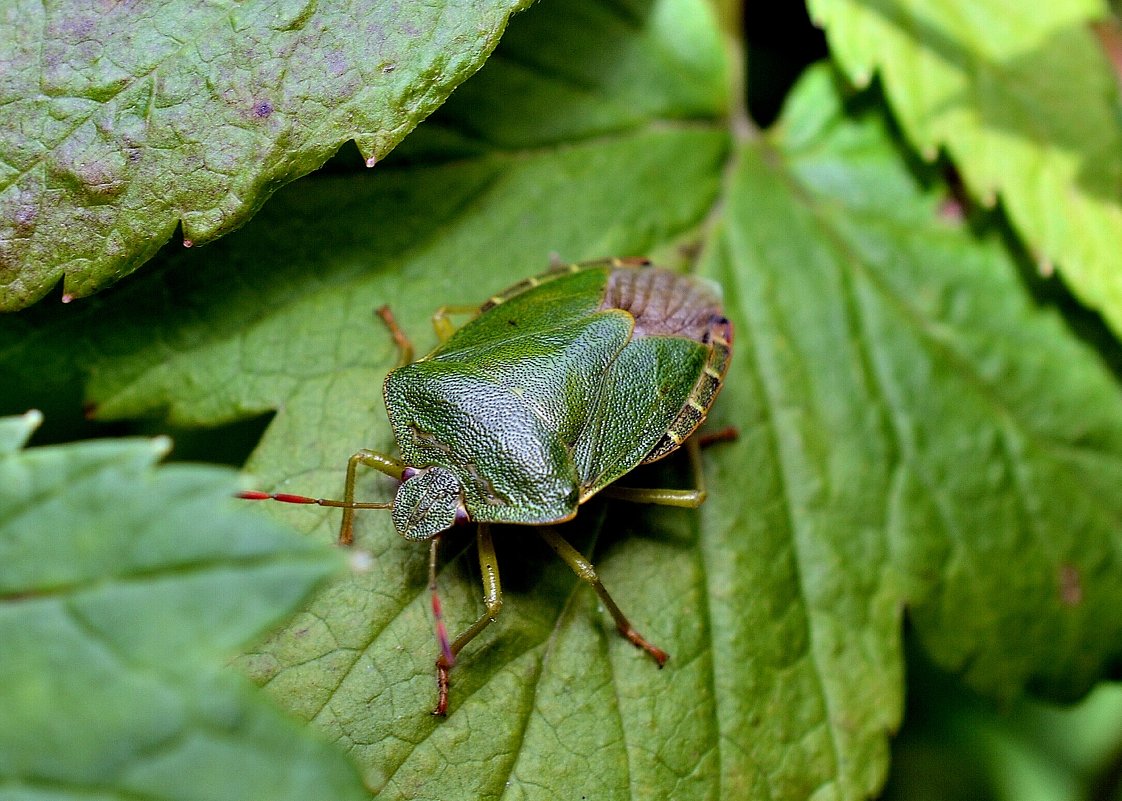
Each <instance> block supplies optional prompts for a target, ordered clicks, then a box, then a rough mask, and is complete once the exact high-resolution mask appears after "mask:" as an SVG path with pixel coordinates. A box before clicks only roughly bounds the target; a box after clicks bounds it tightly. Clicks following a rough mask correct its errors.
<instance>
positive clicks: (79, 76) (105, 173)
mask: <svg viewBox="0 0 1122 801" xmlns="http://www.w3.org/2000/svg"><path fill="white" fill-rule="evenodd" d="M528 4H529V0H501V1H496V2H489V3H479V4H474V5H473V7H472V8H470V9H468V8H464V7H460V6H458V5H457V4H454V3H446V2H437V3H387V2H377V1H376V0H375V1H374V2H365V3H357V4H353V5H347V6H346V7H341V6H337V5H335V4H331V3H327V4H317V3H315V2H308V0H282V2H277V3H250V4H238V5H230V4H227V3H218V4H209V5H206V6H202V7H200V6H199V5H198V4H196V3H175V2H163V3H159V4H152V3H149V4H145V6H144V7H143V8H140V9H138V8H135V7H133V6H129V5H121V6H113V7H111V8H109V9H108V10H106V9H96V8H94V7H92V6H89V5H87V4H85V3H81V2H72V3H64V4H51V5H46V6H44V5H41V4H38V3H28V2H21V3H14V4H7V5H6V7H5V8H4V10H3V11H0V106H3V108H4V118H5V123H6V124H5V125H3V126H0V310H8V311H10V310H12V309H18V308H22V307H24V306H27V305H29V304H31V303H33V302H34V301H36V300H38V299H39V298H41V297H42V296H43V295H45V294H46V293H47V292H48V291H49V290H50V289H51V287H52V286H53V285H54V284H55V283H57V281H58V279H59V278H60V277H63V276H65V286H64V292H65V295H64V299H65V298H77V297H83V296H85V295H88V294H90V293H92V292H94V291H96V290H98V289H100V288H102V287H104V286H106V285H107V284H109V283H111V282H113V281H115V280H117V279H119V278H121V277H122V276H124V275H127V274H128V273H130V272H132V271H133V270H135V269H136V268H137V267H138V266H140V265H141V264H142V263H144V262H145V261H147V260H148V259H149V258H150V257H151V256H152V255H153V254H154V253H155V252H156V250H157V249H158V248H159V247H160V245H161V244H163V243H164V242H165V241H167V239H168V238H169V237H170V236H171V235H172V233H173V232H174V231H175V229H176V226H178V225H182V227H183V237H184V240H185V242H184V244H190V243H192V242H194V243H196V244H198V243H203V242H207V241H210V240H212V239H214V238H216V237H218V236H221V235H222V234H225V233H228V232H229V231H232V230H233V229H235V228H237V227H238V226H240V225H242V224H243V223H244V222H245V221H246V220H248V219H249V218H250V217H251V216H252V215H253V213H254V212H256V211H257V209H258V208H259V207H260V206H261V204H262V203H264V202H265V199H266V198H267V197H268V196H269V195H270V194H271V193H272V192H274V191H275V190H276V189H277V188H278V187H279V186H281V185H283V184H285V183H287V182H289V181H291V180H293V179H295V178H298V177H300V176H301V175H305V174H306V173H308V172H311V171H312V170H314V169H316V168H317V167H319V166H320V165H321V164H323V162H324V161H325V160H326V159H327V158H328V157H329V156H330V155H331V154H332V153H334V152H335V151H336V150H337V149H338V148H339V146H340V145H342V144H343V143H345V142H347V141H350V140H352V139H353V140H354V141H355V142H356V143H357V145H358V147H359V150H361V151H362V154H363V156H364V157H366V159H367V163H368V164H369V165H370V166H373V164H374V162H375V160H377V159H381V158H382V157H383V156H384V155H385V154H386V153H388V152H389V151H390V150H391V149H392V148H393V146H394V145H396V144H397V143H398V142H399V141H401V139H402V138H403V137H404V136H405V134H407V133H408V132H409V131H410V130H412V128H413V127H414V126H415V125H416V124H417V123H418V122H419V121H420V120H422V119H424V118H425V117H426V116H428V115H429V114H430V113H431V112H432V111H433V109H435V108H436V107H437V106H439V105H440V103H441V102H443V100H444V98H445V97H447V96H448V93H449V92H451V91H452V89H453V88H455V86H456V84H458V83H460V82H461V81H462V80H464V78H466V77H467V76H469V75H471V74H472V73H473V72H475V71H476V70H477V69H478V68H479V67H480V65H481V64H482V63H483V61H484V59H485V58H486V57H487V55H488V54H489V53H490V51H491V49H492V48H494V46H495V43H496V42H497V41H498V38H499V35H500V34H501V33H502V30H503V28H504V27H505V25H506V22H507V18H508V17H509V15H510V14H511V13H512V12H514V11H516V10H518V9H520V8H522V7H524V6H526V5H528Z"/></svg>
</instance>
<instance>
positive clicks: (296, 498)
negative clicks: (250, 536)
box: [234, 490, 393, 509]
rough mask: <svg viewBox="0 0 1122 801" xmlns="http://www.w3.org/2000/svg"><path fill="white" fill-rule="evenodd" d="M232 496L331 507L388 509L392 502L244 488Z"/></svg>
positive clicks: (246, 499) (248, 499)
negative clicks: (362, 501) (365, 501)
mask: <svg viewBox="0 0 1122 801" xmlns="http://www.w3.org/2000/svg"><path fill="white" fill-rule="evenodd" d="M234 497H236V498H241V499H242V500H243V501H280V502H281V503H302V504H315V505H316V506H330V507H332V508H333V509H390V508H392V507H393V504H392V503H360V502H358V501H336V500H333V499H331V498H309V497H308V496H307V495H290V494H288V493H287V492H259V491H257V490H245V491H244V492H239V493H237V494H236V495H235V496H234Z"/></svg>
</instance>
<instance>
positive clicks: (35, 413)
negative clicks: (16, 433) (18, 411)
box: [23, 409, 43, 434]
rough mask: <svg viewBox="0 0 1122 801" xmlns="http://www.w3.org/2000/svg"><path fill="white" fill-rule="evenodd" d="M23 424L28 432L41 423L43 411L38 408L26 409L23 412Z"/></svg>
mask: <svg viewBox="0 0 1122 801" xmlns="http://www.w3.org/2000/svg"><path fill="white" fill-rule="evenodd" d="M23 424H24V426H26V427H27V432H28V433H29V434H30V433H31V432H32V431H34V430H35V429H37V428H38V427H39V426H41V425H43V413H42V412H41V411H39V410H38V409H28V410H27V411H26V412H24V413H23Z"/></svg>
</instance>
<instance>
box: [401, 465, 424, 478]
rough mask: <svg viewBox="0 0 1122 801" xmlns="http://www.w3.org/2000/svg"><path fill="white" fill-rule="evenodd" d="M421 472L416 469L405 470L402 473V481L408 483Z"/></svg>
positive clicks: (408, 468)
mask: <svg viewBox="0 0 1122 801" xmlns="http://www.w3.org/2000/svg"><path fill="white" fill-rule="evenodd" d="M419 472H421V471H420V470H418V469H417V468H416V467H407V468H405V469H404V470H402V471H401V480H402V481H408V480H409V479H411V478H413V476H415V475H417V474H418V473H419Z"/></svg>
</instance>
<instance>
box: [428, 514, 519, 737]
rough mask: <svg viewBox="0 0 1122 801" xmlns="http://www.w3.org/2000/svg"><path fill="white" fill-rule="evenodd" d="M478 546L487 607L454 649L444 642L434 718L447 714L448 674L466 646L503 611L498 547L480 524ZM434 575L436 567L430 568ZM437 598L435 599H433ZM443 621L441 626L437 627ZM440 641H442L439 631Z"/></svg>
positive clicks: (437, 682)
mask: <svg viewBox="0 0 1122 801" xmlns="http://www.w3.org/2000/svg"><path fill="white" fill-rule="evenodd" d="M476 544H477V549H478V551H479V571H480V573H482V574H483V604H484V605H485V606H486V607H487V608H486V610H485V611H484V612H483V614H482V615H481V616H480V617H479V619H478V620H476V621H475V622H474V623H472V624H471V625H470V626H469V627H468V628H467V630H466V631H465V632H463V634H461V635H460V636H459V637H457V638H456V639H455V641H454V642H453V643H452V644H451V646H446V645H445V644H446V642H447V636H446V635H445V636H444V637H443V642H442V643H441V654H440V656H439V657H437V660H436V688H437V693H438V697H437V702H436V709H434V710H433V711H432V713H433V714H434V715H440V716H441V717H443V716H444V715H447V714H448V688H449V686H450V683H451V682H450V680H449V673H450V671H451V670H452V666H453V664H455V661H456V656H457V655H458V654H459V653H460V651H462V650H463V648H464V646H465V645H467V644H468V643H469V642H471V641H472V640H473V639H475V638H476V636H478V635H479V633H480V632H481V631H483V629H485V628H487V627H488V626H489V625H491V624H492V623H494V622H495V618H496V617H498V615H499V612H500V611H502V608H503V589H502V585H501V584H500V583H499V562H498V559H496V558H495V544H494V542H492V541H491V527H490V526H489V525H487V524H486V523H480V524H479V526H478V529H477V531H476ZM431 569H432V570H433V571H434V572H435V567H432V568H431ZM434 597H435V596H434ZM438 603H439V602H437V603H435V604H434V607H433V611H434V613H438V609H439V606H438ZM442 626H443V622H440V623H438V628H439V627H442ZM437 638H438V639H441V634H440V632H439V630H438V633H437Z"/></svg>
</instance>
